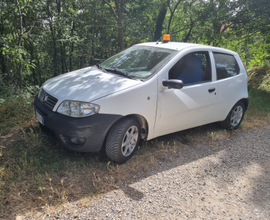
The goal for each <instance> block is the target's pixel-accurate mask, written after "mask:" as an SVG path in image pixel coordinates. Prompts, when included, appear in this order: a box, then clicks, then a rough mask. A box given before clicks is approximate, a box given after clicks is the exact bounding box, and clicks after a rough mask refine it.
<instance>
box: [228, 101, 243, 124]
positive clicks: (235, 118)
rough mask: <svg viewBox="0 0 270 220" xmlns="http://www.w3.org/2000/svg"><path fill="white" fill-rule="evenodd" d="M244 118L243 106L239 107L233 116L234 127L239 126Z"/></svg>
mask: <svg viewBox="0 0 270 220" xmlns="http://www.w3.org/2000/svg"><path fill="white" fill-rule="evenodd" d="M242 117H243V108H242V106H240V105H239V106H237V107H236V108H235V109H234V110H233V111H232V114H231V118H230V123H231V125H232V126H233V127H235V126H237V125H238V124H239V123H240V122H241V120H242Z"/></svg>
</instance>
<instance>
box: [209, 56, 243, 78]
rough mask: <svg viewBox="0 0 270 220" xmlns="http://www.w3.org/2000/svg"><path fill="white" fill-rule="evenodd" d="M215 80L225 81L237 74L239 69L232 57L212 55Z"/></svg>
mask: <svg viewBox="0 0 270 220" xmlns="http://www.w3.org/2000/svg"><path fill="white" fill-rule="evenodd" d="M214 58H215V62H216V70H217V79H218V80H220V79H225V78H228V77H232V76H236V75H238V74H239V72H240V69H239V66H238V63H237V61H236V59H235V57H234V56H233V55H229V54H223V53H214Z"/></svg>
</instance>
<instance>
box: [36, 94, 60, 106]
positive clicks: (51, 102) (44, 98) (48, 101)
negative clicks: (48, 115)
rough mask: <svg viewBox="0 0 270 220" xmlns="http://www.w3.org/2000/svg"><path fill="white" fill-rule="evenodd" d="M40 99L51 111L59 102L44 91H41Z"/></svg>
mask: <svg viewBox="0 0 270 220" xmlns="http://www.w3.org/2000/svg"><path fill="white" fill-rule="evenodd" d="M38 98H39V100H40V101H41V103H42V104H43V105H44V106H45V107H47V108H48V109H50V110H53V108H54V106H55V104H56V103H57V101H58V99H57V98H54V97H53V96H51V95H50V94H48V93H47V92H45V91H44V90H43V89H42V90H41V91H40V93H39V96H38Z"/></svg>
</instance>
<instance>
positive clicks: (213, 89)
mask: <svg viewBox="0 0 270 220" xmlns="http://www.w3.org/2000/svg"><path fill="white" fill-rule="evenodd" d="M215 90H216V88H211V89H208V92H209V93H211V92H214V91H215Z"/></svg>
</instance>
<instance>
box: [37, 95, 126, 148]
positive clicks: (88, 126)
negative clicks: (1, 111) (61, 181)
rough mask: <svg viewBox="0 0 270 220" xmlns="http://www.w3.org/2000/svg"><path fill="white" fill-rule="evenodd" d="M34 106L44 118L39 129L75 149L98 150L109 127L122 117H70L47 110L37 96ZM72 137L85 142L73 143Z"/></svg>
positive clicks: (103, 115)
mask: <svg viewBox="0 0 270 220" xmlns="http://www.w3.org/2000/svg"><path fill="white" fill-rule="evenodd" d="M34 106H35V110H36V111H37V112H38V113H39V114H40V115H41V116H42V117H43V119H44V125H41V124H40V127H41V130H42V131H43V132H44V133H45V134H47V135H48V136H49V137H51V138H52V139H53V140H55V141H57V142H58V143H60V144H61V145H62V146H64V147H67V148H69V149H71V150H76V151H84V152H97V151H100V150H101V148H102V145H103V142H104V140H105V138H106V135H107V133H108V131H109V129H110V128H111V126H112V125H113V124H114V123H115V122H116V121H118V120H119V119H120V118H121V117H122V116H121V115H112V114H96V115H92V116H89V117H85V118H72V117H69V116H65V115H62V114H59V113H57V112H53V111H51V110H49V109H48V108H46V107H45V106H44V105H43V104H42V103H41V102H40V100H39V99H38V98H37V96H36V98H35V102H34ZM74 139H80V140H85V142H80V143H74V142H72V140H74Z"/></svg>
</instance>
